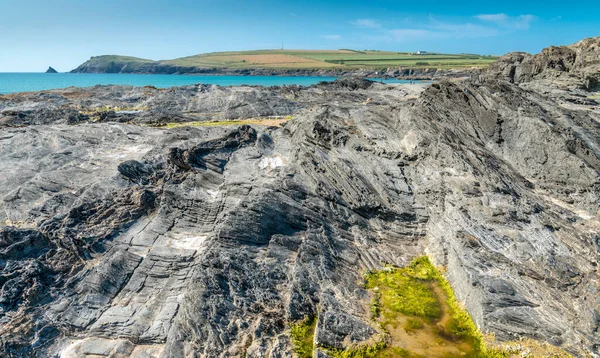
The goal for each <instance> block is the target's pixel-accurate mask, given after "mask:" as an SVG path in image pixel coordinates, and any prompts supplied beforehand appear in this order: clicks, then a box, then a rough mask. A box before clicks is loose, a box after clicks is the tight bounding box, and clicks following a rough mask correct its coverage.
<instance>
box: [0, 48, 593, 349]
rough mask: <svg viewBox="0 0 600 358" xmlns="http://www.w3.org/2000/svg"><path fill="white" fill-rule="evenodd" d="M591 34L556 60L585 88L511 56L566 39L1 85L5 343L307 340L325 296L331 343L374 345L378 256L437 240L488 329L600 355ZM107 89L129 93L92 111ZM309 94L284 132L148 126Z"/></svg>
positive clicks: (285, 102) (0, 258) (244, 344)
mask: <svg viewBox="0 0 600 358" xmlns="http://www.w3.org/2000/svg"><path fill="white" fill-rule="evenodd" d="M586 41H588V42H589V43H598V41H599V39H593V40H586ZM577 46H578V45H575V47H577ZM587 48H588V49H589V51H587V50H583V49H582V50H581V52H577V50H574V51H575V53H576V54H577V57H576V59H575V62H574V63H582V65H581V66H580V67H576V66H575V65H573V66H572V67H569V69H570V70H569V72H568V73H567V74H560V75H558V76H557V78H559V79H560V80H561V81H562V78H563V77H565V78H566V77H568V78H569V82H570V83H573V84H574V85H576V86H575V87H573V88H570V87H565V86H563V85H562V82H560V83H557V84H556V85H554V86H553V87H549V84H553V83H554V82H553V81H552V80H550V78H554V77H550V75H549V73H552V74H554V71H555V70H556V69H555V68H551V69H548V66H547V68H546V69H544V70H542V71H541V72H540V71H538V70H537V67H535V66H534V67H535V68H536V70H535V71H534V72H535V73H536V74H535V75H531V77H530V78H528V80H527V81H525V80H523V81H521V80H520V78H524V77H522V76H516V75H515V76H512V75H509V76H506V72H505V70H504V69H506V68H509V67H510V68H513V67H514V68H515V70H514V72H515V73H525V68H526V67H527V66H526V64H527V63H530V62H531V63H534V62H535V63H553V62H552V61H554V60H551V59H549V58H547V57H548V56H550V54H553V55H552V56H558V57H557V58H561V59H562V61H563V63H567V62H568V61H570V60H569V59H570V58H571V57H570V56H571V55H569V54H570V52H568V51H566V50H560V51H554V50H547V51H545V52H543V53H542V54H541V55H538V56H537V57H527V56H524V57H523V60H518V61H516V62H515V63H514V64H508V59H509V58H517V59H520V58H521V57H520V56H521V55H510V56H508V57H505V58H504V59H503V62H502V63H501V64H498V66H499V67H495V68H492V69H490V71H489V72H488V73H486V74H484V75H482V76H479V77H477V78H472V79H470V80H467V81H462V82H446V81H444V82H439V83H435V84H433V85H431V86H428V87H426V88H425V87H414V86H390V85H382V84H374V83H370V82H363V81H356V80H344V81H339V82H336V83H333V84H320V85H317V86H313V87H309V88H302V87H295V86H294V87H282V88H271V89H265V88H259V87H239V88H221V87H216V86H187V87H182V88H173V89H169V90H156V89H153V88H131V87H95V88H92V89H86V90H79V89H70V90H61V91H49V92H44V93H37V94H23V95H8V96H2V97H0V126H2V129H0V161H1V162H2V167H3V168H7V170H3V171H1V172H0V180H1V181H2V183H3V185H2V186H1V187H0V196H1V197H2V198H3V199H2V201H1V202H0V209H1V210H0V221H2V222H4V226H1V227H0V267H1V268H2V276H0V286H1V287H2V289H1V291H0V332H1V338H0V343H1V349H2V351H3V352H4V354H5V355H6V356H12V357H21V356H40V357H42V356H55V355H58V356H60V357H82V356H84V357H85V356H88V357H97V356H111V357H142V356H143V357H146V356H150V357H152V356H154V357H194V356H204V357H237V356H242V355H244V354H245V355H246V356H247V357H288V356H290V352H291V343H290V339H289V322H291V321H295V320H299V319H301V318H302V317H304V316H306V315H317V316H318V324H317V330H316V338H315V339H316V342H317V343H319V344H321V345H324V346H331V347H338V348H343V347H345V346H347V345H348V344H350V343H351V342H355V343H360V342H369V339H371V338H372V337H373V336H374V335H376V334H377V330H378V328H377V327H375V326H373V324H372V322H371V320H370V318H369V312H368V304H369V302H370V300H371V297H370V296H369V293H368V292H367V291H366V290H365V289H364V287H363V285H362V276H363V274H364V272H365V271H367V270H369V269H372V268H380V267H381V265H382V264H383V263H392V264H396V265H400V266H402V265H405V264H406V263H407V262H409V261H410V260H411V259H412V258H413V257H415V256H417V255H421V254H423V253H424V252H427V253H428V254H429V255H430V257H431V258H432V259H433V260H434V261H436V263H437V264H440V265H445V266H446V267H447V272H448V279H449V281H450V283H451V284H452V286H453V288H454V290H455V292H456V295H457V297H458V298H459V299H460V300H462V301H463V302H464V303H465V305H466V308H467V309H468V311H469V312H470V313H471V315H472V316H473V318H474V320H475V321H476V323H477V324H478V326H479V327H480V328H481V329H482V330H483V331H489V332H493V333H495V334H496V336H497V338H498V339H500V340H510V339H514V338H518V337H532V338H535V339H538V340H542V341H547V342H550V343H552V344H555V345H559V346H562V347H564V348H565V349H567V350H569V351H570V352H572V353H573V354H575V355H579V356H584V355H585V354H596V355H598V354H600V347H599V345H598V344H599V343H598V342H600V333H599V332H600V283H599V280H598V278H599V274H598V262H599V261H600V241H599V237H598V230H599V229H600V221H599V218H598V212H599V209H600V200H599V195H598V191H599V189H600V180H599V179H600V177H599V173H600V151H599V149H598V145H599V144H600V138H599V136H600V130H599V129H600V128H599V126H600V125H599V121H600V110H599V109H598V103H597V102H596V101H595V100H594V99H593V98H592V97H590V96H591V95H592V93H590V92H588V90H589V89H591V88H592V87H590V86H589V85H587V84H586V83H588V82H587V81H588V78H589V77H590V76H592V77H593V76H594V73H595V72H593V69H588V68H587V67H586V66H587V65H584V64H583V63H587V64H589V65H590V66H594V63H593V61H592V60H589V62H585V61H587V60H577V58H583V59H585V58H590V59H592V58H593V56H592V53H593V52H594V51H596V52H595V53H596V56H597V55H598V52H597V51H598V47H592V46H587ZM563 54H566V55H565V56H566V57H565V58H564V59H563V58H562V57H561V56H563ZM578 66H579V65H578ZM499 68H501V71H500V70H499ZM527 68H528V67H527ZM511 72H512V70H509V71H508V73H509V74H510V73H511ZM534 72H532V73H534ZM517 79H519V80H517ZM542 87H543V90H542V89H541V88H542ZM538 89H539V90H538ZM583 99H585V100H583ZM106 105H109V106H111V107H112V108H114V107H119V108H120V109H119V110H109V111H106V110H103V111H100V112H94V110H93V109H94V108H100V107H101V106H106ZM98 113H100V114H98ZM107 113H109V114H107ZM290 114H293V116H294V119H293V120H291V121H290V122H288V123H286V124H285V125H284V126H283V127H282V128H275V127H260V126H254V127H251V126H233V127H181V128H171V129H163V128H156V127H151V126H147V124H149V123H152V124H156V123H161V122H167V121H169V122H172V121H176V122H181V121H191V120H208V119H212V118H217V119H219V120H226V119H234V118H249V117H263V116H273V115H290ZM124 122H127V123H124ZM319 354H320V355H321V356H323V353H322V352H320V353H319Z"/></svg>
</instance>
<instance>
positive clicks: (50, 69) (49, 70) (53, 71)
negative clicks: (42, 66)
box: [46, 67, 58, 73]
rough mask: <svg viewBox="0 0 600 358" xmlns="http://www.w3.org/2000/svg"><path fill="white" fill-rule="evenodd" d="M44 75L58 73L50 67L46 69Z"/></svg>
mask: <svg viewBox="0 0 600 358" xmlns="http://www.w3.org/2000/svg"><path fill="white" fill-rule="evenodd" d="M46 73H58V71H56V70H55V69H53V68H52V67H48V69H47V70H46Z"/></svg>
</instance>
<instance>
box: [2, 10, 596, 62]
mask: <svg viewBox="0 0 600 358" xmlns="http://www.w3.org/2000/svg"><path fill="white" fill-rule="evenodd" d="M599 14H600V2H599V1H573V2H571V3H568V2H567V3H565V1H564V0H561V1H556V0H547V1H526V0H520V1H515V0H504V1H499V0H495V1H487V0H478V1H462V2H460V3H458V2H456V1H449V0H444V1H438V0H428V1H423V2H420V1H383V0H373V1H365V0H344V1H340V0H332V1H322V0H304V1H275V0H265V1H250V0H246V1H243V0H170V1H158V0H144V1H141V0H139V1H133V0H103V1H99V0H98V1H93V0H78V1H75V0H54V1H48V0H18V1H17V0H0V72H29V71H30V72H39V71H44V70H46V68H47V67H48V66H53V67H55V68H56V69H57V70H58V71H61V72H63V71H69V70H71V69H73V68H75V67H77V66H78V65H79V64H80V63H82V62H84V61H86V60H87V59H89V57H91V56H95V55H101V54H122V55H130V56H137V57H143V58H149V59H154V60H157V59H171V58H176V57H181V56H188V55H193V54H198V53H203V52H212V51H225V50H251V49H267V48H279V47H281V43H282V42H283V44H284V47H285V48H296V49H338V48H353V49H380V50H394V51H416V50H426V51H435V52H446V53H462V52H469V53H481V54H504V53H506V52H509V51H527V52H533V53H534V52H539V51H540V50H541V49H542V48H544V47H547V46H549V45H561V44H569V43H573V42H576V41H578V40H579V39H582V38H585V37H591V36H600V20H599V19H598V15H599Z"/></svg>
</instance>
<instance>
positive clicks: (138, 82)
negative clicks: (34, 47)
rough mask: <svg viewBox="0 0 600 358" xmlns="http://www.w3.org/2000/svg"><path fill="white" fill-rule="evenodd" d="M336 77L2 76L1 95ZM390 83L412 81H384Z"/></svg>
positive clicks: (274, 83)
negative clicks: (101, 86)
mask: <svg viewBox="0 0 600 358" xmlns="http://www.w3.org/2000/svg"><path fill="white" fill-rule="evenodd" d="M335 79H336V78H335V77H308V76H304V77H293V76H192V75H190V76H186V75H131V74H87V73H0V94H7V93H15V92H34V91H43V90H50V89H58V88H67V87H71V86H74V87H91V86H95V85H109V84H113V85H131V86H154V87H158V88H167V87H173V86H183V85H190V84H196V83H206V84H216V85H221V86H239V85H261V86H281V85H292V84H294V85H302V86H310V85H313V84H316V83H318V82H321V81H334V80H335ZM384 82H389V83H408V82H409V81H401V80H385V81H384Z"/></svg>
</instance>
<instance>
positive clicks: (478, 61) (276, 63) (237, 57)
mask: <svg viewBox="0 0 600 358" xmlns="http://www.w3.org/2000/svg"><path fill="white" fill-rule="evenodd" d="M495 60H496V57H492V56H480V55H474V54H434V53H431V54H424V55H417V54H413V53H406V52H384V51H355V50H258V51H241V52H214V53H207V54H200V55H195V56H189V57H182V58H177V59H174V60H161V61H151V60H146V59H140V58H136V57H127V56H112V55H111V56H99V57H94V58H92V59H91V60H90V61H95V62H97V63H98V62H99V63H104V64H113V63H120V64H123V63H126V64H127V66H128V67H129V68H130V69H131V68H136V67H139V66H144V65H148V64H152V63H156V64H159V65H174V66H183V67H201V68H231V69H258V68H263V69H270V68H272V69H342V70H343V69H348V70H352V69H359V68H364V69H384V68H389V67H398V68H442V69H450V68H471V67H486V66H488V65H489V64H490V63H492V62H494V61H495Z"/></svg>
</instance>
